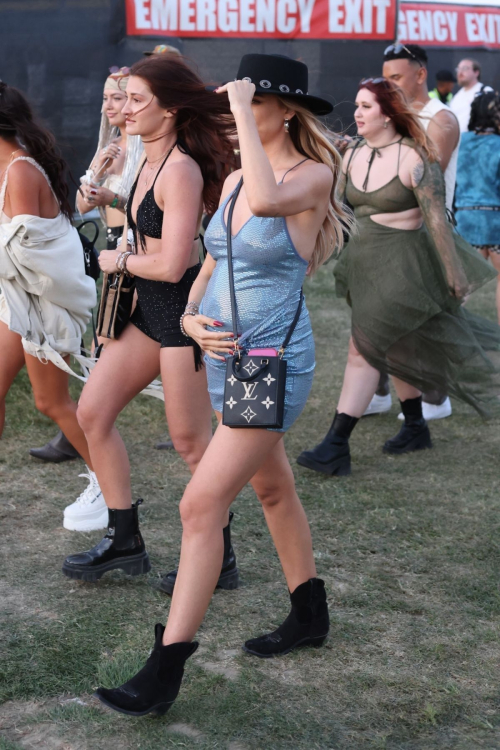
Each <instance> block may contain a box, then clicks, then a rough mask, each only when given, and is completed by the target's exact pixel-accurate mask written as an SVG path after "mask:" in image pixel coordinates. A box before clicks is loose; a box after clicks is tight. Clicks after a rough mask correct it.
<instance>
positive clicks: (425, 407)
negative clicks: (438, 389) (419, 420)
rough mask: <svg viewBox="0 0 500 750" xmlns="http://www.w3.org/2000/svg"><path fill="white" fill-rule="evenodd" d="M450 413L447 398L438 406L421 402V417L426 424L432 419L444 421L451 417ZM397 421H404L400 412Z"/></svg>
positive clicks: (449, 403) (449, 404) (449, 402)
mask: <svg viewBox="0 0 500 750" xmlns="http://www.w3.org/2000/svg"><path fill="white" fill-rule="evenodd" d="M451 412H452V409H451V401H450V399H449V398H448V397H447V398H445V400H444V401H443V403H442V404H439V405H436V404H427V403H426V402H425V401H422V416H423V418H424V419H425V421H426V422H431V421H432V420H433V419H446V417H451ZM398 419H401V421H402V420H403V419H404V416H403V413H402V412H401V413H400V414H398Z"/></svg>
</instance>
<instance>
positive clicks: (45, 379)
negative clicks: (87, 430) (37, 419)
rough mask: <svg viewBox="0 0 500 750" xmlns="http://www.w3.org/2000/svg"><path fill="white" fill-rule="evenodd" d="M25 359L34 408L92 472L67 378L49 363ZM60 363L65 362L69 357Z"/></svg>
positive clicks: (30, 358)
mask: <svg viewBox="0 0 500 750" xmlns="http://www.w3.org/2000/svg"><path fill="white" fill-rule="evenodd" d="M25 359H26V369H27V370H28V375H29V379H30V382H31V387H32V388H33V395H34V397H35V405H36V408H37V409H38V411H40V412H41V413H42V414H45V416H46V417H49V418H50V419H52V421H53V422H55V423H56V424H57V426H58V427H59V429H61V430H62V432H64V434H65V435H66V437H67V438H68V440H69V441H70V443H71V445H73V446H74V447H75V448H76V450H77V451H78V453H79V454H80V455H81V457H82V458H83V460H84V461H85V463H86V464H87V466H88V467H89V469H92V468H93V467H92V461H91V458H90V453H89V449H88V445H87V441H86V439H85V435H84V434H83V431H82V428H81V427H80V425H79V424H78V420H77V418H76V403H75V402H74V401H73V399H72V398H71V396H70V395H69V377H70V376H69V375H68V373H67V372H64V370H60V369H59V367H57V366H56V365H54V364H52V362H48V363H47V364H42V362H40V361H39V360H38V359H37V357H33V356H32V355H31V354H26V355H25ZM64 359H65V360H66V362H69V357H65V358H64Z"/></svg>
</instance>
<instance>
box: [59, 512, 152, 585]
mask: <svg viewBox="0 0 500 750" xmlns="http://www.w3.org/2000/svg"><path fill="white" fill-rule="evenodd" d="M141 504H142V500H138V501H137V502H136V503H135V505H132V507H131V508H128V509H127V510H117V509H112V508H109V523H108V531H107V533H106V535H105V536H104V537H103V538H102V539H101V541H100V542H99V544H96V546H95V547H92V549H90V550H88V551H87V552H79V553H77V554H76V555H70V556H69V557H67V558H66V560H65V561H64V563H63V567H62V572H63V573H64V575H65V576H68V578H76V579H78V580H80V581H88V582H93V581H98V580H99V578H100V577H101V576H102V575H103V573H106V572H107V571H108V570H115V569H117V568H120V569H121V570H123V571H124V572H125V573H128V575H130V576H138V575H141V573H147V572H148V571H149V570H151V563H150V562H149V556H148V553H147V552H146V547H145V544H144V540H143V538H142V535H141V532H140V531H139V516H138V510H139V505H141Z"/></svg>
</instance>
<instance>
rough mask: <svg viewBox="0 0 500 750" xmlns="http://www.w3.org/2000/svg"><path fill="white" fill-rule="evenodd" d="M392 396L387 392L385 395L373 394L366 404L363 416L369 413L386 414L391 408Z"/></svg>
mask: <svg viewBox="0 0 500 750" xmlns="http://www.w3.org/2000/svg"><path fill="white" fill-rule="evenodd" d="M391 406H392V397H391V394H390V393H388V394H387V396H377V394H375V395H374V397H373V398H372V400H371V401H370V403H369V404H368V406H367V408H366V411H365V413H364V414H363V417H368V416H369V415H370V414H387V412H388V411H390V410H391Z"/></svg>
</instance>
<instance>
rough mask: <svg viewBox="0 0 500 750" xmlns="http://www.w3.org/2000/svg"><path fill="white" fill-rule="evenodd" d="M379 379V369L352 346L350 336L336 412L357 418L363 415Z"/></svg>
mask: <svg viewBox="0 0 500 750" xmlns="http://www.w3.org/2000/svg"><path fill="white" fill-rule="evenodd" d="M379 379H380V373H379V371H378V370H376V369H375V368H374V367H372V366H371V365H369V364H368V362H367V361H366V359H365V358H364V357H363V356H362V355H361V354H360V353H359V352H358V350H357V349H356V347H355V346H354V342H353V340H352V338H351V339H350V341H349V353H348V355H347V366H346V368H345V374H344V383H343V385H342V392H341V394H340V398H339V402H338V405H337V411H338V413H339V414H349V416H351V417H358V418H359V417H361V416H363V414H364V413H365V410H366V408H367V406H368V404H369V403H370V401H371V400H372V398H373V395H374V393H375V391H376V390H377V388H378V384H379Z"/></svg>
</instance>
